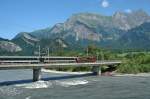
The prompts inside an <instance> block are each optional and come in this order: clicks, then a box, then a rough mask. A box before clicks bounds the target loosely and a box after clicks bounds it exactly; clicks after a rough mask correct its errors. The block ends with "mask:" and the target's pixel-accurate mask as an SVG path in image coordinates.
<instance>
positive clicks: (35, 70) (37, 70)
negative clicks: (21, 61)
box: [33, 68, 41, 82]
mask: <svg viewBox="0 0 150 99" xmlns="http://www.w3.org/2000/svg"><path fill="white" fill-rule="evenodd" d="M40 79H41V68H33V82H36V81H39V80H40Z"/></svg>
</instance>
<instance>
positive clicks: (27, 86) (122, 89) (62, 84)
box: [0, 70, 150, 99]
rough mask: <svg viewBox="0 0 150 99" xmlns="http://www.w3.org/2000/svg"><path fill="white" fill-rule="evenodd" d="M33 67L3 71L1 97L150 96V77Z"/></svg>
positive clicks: (85, 98) (91, 98) (116, 98)
mask: <svg viewBox="0 0 150 99" xmlns="http://www.w3.org/2000/svg"><path fill="white" fill-rule="evenodd" d="M42 78H45V81H43V80H41V81H38V82H31V79H32V71H31V70H4V71H0V99H150V77H148V76H147V77H130V76H122V77H105V76H87V75H86V76H85V75H82V76H80V75H76V74H71V73H70V74H68V73H66V74H65V73H55V72H53V73H49V72H47V73H46V72H43V75H42Z"/></svg>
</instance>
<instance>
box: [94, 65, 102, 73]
mask: <svg viewBox="0 0 150 99" xmlns="http://www.w3.org/2000/svg"><path fill="white" fill-rule="evenodd" d="M92 72H93V75H101V67H100V66H93V68H92Z"/></svg>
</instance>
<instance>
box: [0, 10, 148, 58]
mask: <svg viewBox="0 0 150 99" xmlns="http://www.w3.org/2000/svg"><path fill="white" fill-rule="evenodd" d="M3 41H5V43H6V42H7V43H9V44H8V45H10V42H11V44H14V45H13V46H11V47H13V48H9V49H13V50H11V51H9V52H24V53H25V54H29V55H30V54H33V53H36V52H37V49H38V47H39V45H40V46H41V47H42V48H44V49H46V48H50V50H55V51H56V50H58V49H69V50H70V49H82V48H84V47H86V46H88V45H89V44H95V45H96V46H98V47H104V48H108V49H150V44H149V42H150V16H149V15H148V14H147V13H146V12H145V11H143V10H137V11H133V12H131V13H125V12H116V13H114V14H113V15H112V16H105V15H100V14H95V13H78V14H74V15H72V16H71V17H70V18H68V19H67V20H66V21H65V22H64V23H58V24H56V25H54V26H53V27H48V28H45V29H41V30H36V31H33V32H29V33H28V32H21V33H18V35H16V37H14V38H13V39H12V40H5V39H0V49H1V50H3V51H4V50H6V51H8V50H7V49H8V48H7V47H6V46H4V45H5V44H3ZM6 45H7V44H6ZM8 45H7V46H8ZM14 46H15V47H14Z"/></svg>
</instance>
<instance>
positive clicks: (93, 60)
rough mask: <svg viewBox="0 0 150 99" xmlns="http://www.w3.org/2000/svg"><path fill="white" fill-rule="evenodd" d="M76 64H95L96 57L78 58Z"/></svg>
mask: <svg viewBox="0 0 150 99" xmlns="http://www.w3.org/2000/svg"><path fill="white" fill-rule="evenodd" d="M76 62H77V63H84V62H96V57H94V56H88V57H78V58H77V59H76Z"/></svg>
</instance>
